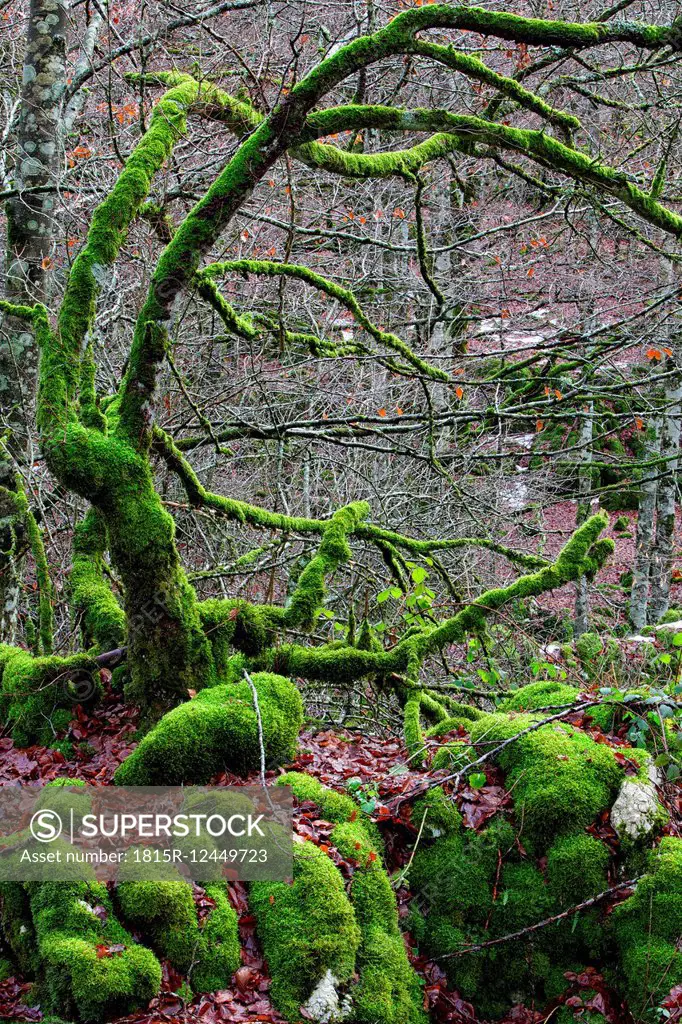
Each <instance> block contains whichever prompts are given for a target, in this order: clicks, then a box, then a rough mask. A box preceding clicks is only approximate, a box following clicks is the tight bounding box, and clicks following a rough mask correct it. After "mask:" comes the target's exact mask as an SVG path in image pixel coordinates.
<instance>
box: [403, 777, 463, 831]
mask: <svg viewBox="0 0 682 1024" xmlns="http://www.w3.org/2000/svg"><path fill="white" fill-rule="evenodd" d="M411 820H412V824H413V825H414V827H415V828H417V829H419V828H421V825H422V821H423V823H424V829H423V832H424V835H425V836H426V837H429V838H432V839H435V838H437V837H438V836H440V835H446V834H447V833H449V832H458V831H459V830H460V828H461V827H462V815H461V814H460V813H459V811H458V810H457V806H456V804H455V802H454V800H451V799H450V798H449V797H448V796H447V795H446V794H445V793H444V792H443V789H442V787H441V786H435V787H434V788H433V789H429V790H428V791H427V792H426V793H425V794H424V796H421V797H419V798H418V799H417V800H415V802H414V804H413V805H412V814H411Z"/></svg>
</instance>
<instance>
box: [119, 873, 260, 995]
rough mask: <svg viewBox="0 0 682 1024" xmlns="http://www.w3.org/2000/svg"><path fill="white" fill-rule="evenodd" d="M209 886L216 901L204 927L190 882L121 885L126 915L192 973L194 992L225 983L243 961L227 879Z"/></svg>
mask: <svg viewBox="0 0 682 1024" xmlns="http://www.w3.org/2000/svg"><path fill="white" fill-rule="evenodd" d="M205 891H206V895H207V896H208V897H209V898H210V899H211V900H213V901H214V902H215V907H214V908H213V909H212V910H211V911H210V913H209V914H208V916H207V918H206V919H205V920H204V921H203V922H202V924H201V927H200V925H199V922H198V920H197V910H196V906H195V903H194V898H193V896H192V890H191V888H190V886H189V884H188V883H187V882H184V881H180V880H179V881H177V882H173V881H159V882H157V881H147V880H145V881H129V882H123V883H122V884H121V885H119V887H118V890H117V899H118V902H119V905H120V907H121V910H122V913H123V916H124V918H125V919H126V920H127V921H130V922H131V923H134V924H135V925H136V926H137V927H138V928H139V929H140V930H141V931H142V933H143V934H144V935H145V937H148V938H149V940H150V944H151V945H152V946H153V948H154V949H155V950H157V952H158V953H159V955H160V956H162V957H165V958H167V959H168V960H169V961H170V962H171V964H172V965H173V967H175V968H176V970H178V971H180V972H182V973H183V974H188V975H189V981H190V984H191V986H192V988H193V990H194V991H195V992H212V991H215V990H216V989H222V988H227V987H228V985H229V984H230V979H231V977H232V975H233V974H234V972H235V971H236V970H237V968H238V967H239V964H240V962H241V959H240V947H239V933H238V929H237V914H236V912H235V910H234V909H233V907H232V906H231V904H230V902H229V899H228V895H227V889H226V887H225V884H224V883H222V882H216V883H213V884H208V885H206V890H205Z"/></svg>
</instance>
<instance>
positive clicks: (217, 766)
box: [114, 672, 303, 786]
mask: <svg viewBox="0 0 682 1024" xmlns="http://www.w3.org/2000/svg"><path fill="white" fill-rule="evenodd" d="M252 679H253V683H254V686H255V687H256V692H257V693H258V704H259V707H260V713H261V718H262V724H263V742H264V744H265V751H266V755H267V760H268V763H269V764H271V765H272V764H283V763H285V762H286V761H290V760H291V759H292V758H293V756H294V754H295V752H296V743H297V739H298V733H299V731H300V729H301V726H302V724H303V705H302V702H301V697H300V694H299V692H298V690H297V689H296V687H295V686H294V685H293V683H292V682H290V680H288V679H285V678H284V677H283V676H277V675H273V674H271V673H269V672H257V673H255V674H254V675H253V677H252ZM259 764H260V749H259V744H258V719H257V716H256V711H255V709H254V706H253V695H252V692H251V688H250V686H249V684H248V683H247V681H246V680H242V681H241V682H240V683H238V684H227V685H224V686H214V687H211V688H210V689H208V690H202V691H201V692H200V693H198V694H197V696H196V697H195V698H194V699H193V700H191V701H189V702H188V703H186V704H182V705H181V706H180V707H178V708H174V710H173V711H169V712H168V714H166V715H164V717H163V718H162V719H161V721H160V722H159V723H158V725H157V726H156V727H155V728H154V729H153V730H152V731H151V732H150V733H148V734H147V735H146V736H145V737H144V739H143V740H142V741H141V743H140V744H139V746H138V747H137V749H136V750H134V751H133V753H132V754H131V755H130V756H129V757H127V758H126V760H125V761H124V762H123V764H122V765H120V766H119V767H118V769H117V770H116V773H115V776H114V781H115V782H116V784H117V785H119V786H142V785H183V784H187V783H190V782H192V783H194V784H196V785H201V784H203V783H206V782H208V781H209V779H210V778H211V777H212V776H213V775H215V774H216V773H217V772H220V771H223V770H227V771H232V772H236V773H237V774H239V775H246V774H247V773H248V772H250V771H253V770H255V769H257V768H258V766H259Z"/></svg>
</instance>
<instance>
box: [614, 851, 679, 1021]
mask: <svg viewBox="0 0 682 1024" xmlns="http://www.w3.org/2000/svg"><path fill="white" fill-rule="evenodd" d="M612 920H613V928H614V932H615V938H616V942H617V945H618V949H619V952H620V957H621V963H620V971H619V972H618V974H617V978H618V981H619V982H621V983H622V987H623V988H624V991H625V995H626V996H627V998H628V1001H629V1004H630V1008H631V1010H632V1012H633V1014H634V1015H635V1017H636V1019H641V1020H644V1021H646V1020H654V1019H657V1018H656V1012H655V1007H656V1005H657V1004H658V1002H659V1000H660V999H661V997H662V996H664V995H665V994H667V993H668V992H669V991H670V989H671V988H672V987H673V986H674V985H679V984H680V983H682V953H681V952H680V950H679V948H678V946H679V937H680V935H681V934H682V840H680V839H676V838H673V837H665V838H663V839H662V840H661V843H660V845H659V847H658V849H657V850H655V851H654V852H653V853H651V854H650V858H649V873H648V874H647V875H645V877H644V878H643V879H642V880H641V881H640V882H639V883H638V884H637V888H636V890H635V893H634V895H632V896H631V897H630V898H629V899H627V900H626V901H625V902H624V903H621V904H620V905H619V906H618V907H616V909H615V910H614V912H613V915H612ZM623 979H624V983H623ZM638 1015H639V1016H638Z"/></svg>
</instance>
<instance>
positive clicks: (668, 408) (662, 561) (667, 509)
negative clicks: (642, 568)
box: [648, 346, 682, 623]
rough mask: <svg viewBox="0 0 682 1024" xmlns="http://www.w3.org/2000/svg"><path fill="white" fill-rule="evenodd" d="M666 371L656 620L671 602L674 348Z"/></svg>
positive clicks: (676, 444)
mask: <svg viewBox="0 0 682 1024" xmlns="http://www.w3.org/2000/svg"><path fill="white" fill-rule="evenodd" d="M666 369H667V371H668V372H669V373H671V374H672V376H671V378H670V379H669V381H668V383H667V384H666V389H665V406H664V412H663V424H662V428H661V457H662V458H664V459H665V460H666V461H665V462H663V463H662V464H661V466H660V473H661V477H660V479H659V481H658V493H657V496H656V539H655V541H654V548H653V553H652V558H651V597H650V601H649V614H648V619H649V622H650V623H656V622H658V621H659V619H660V618H661V616H662V615H664V614H665V613H666V612H667V610H668V605H669V603H670V573H671V570H672V562H673V546H674V540H675V499H676V498H677V490H678V485H677V468H678V453H679V450H680V416H681V415H682V374H680V371H679V353H678V349H677V346H675V349H674V350H673V355H672V356H670V357H668V360H667V365H666Z"/></svg>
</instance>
